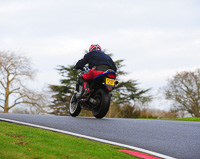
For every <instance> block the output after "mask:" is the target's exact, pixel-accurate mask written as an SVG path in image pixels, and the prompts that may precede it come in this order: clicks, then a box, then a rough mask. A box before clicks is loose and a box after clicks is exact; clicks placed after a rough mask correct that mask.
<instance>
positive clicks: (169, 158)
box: [0, 118, 175, 159]
mask: <svg viewBox="0 0 200 159" xmlns="http://www.w3.org/2000/svg"><path fill="white" fill-rule="evenodd" d="M0 120H2V121H6V122H11V123H16V124H21V125H26V126H31V127H36V128H41V129H45V130H50V131H55V132H59V133H63V134H67V135H72V136H76V137H81V138H85V139H89V140H94V141H98V142H102V143H105V144H110V145H115V146H120V147H124V148H128V149H132V150H136V151H139V152H143V153H146V154H149V155H153V156H157V157H160V158H164V159H175V158H173V157H170V156H166V155H163V154H160V153H156V152H153V151H149V150H145V149H142V148H138V147H134V146H130V145H125V144H120V143H117V142H112V141H109V140H104V139H99V138H96V137H91V136H86V135H81V134H77V133H73V132H69V131H64V130H59V129H54V128H50V127H45V126H40V125H36V124H30V123H25V122H21V121H15V120H10V119H4V118H0Z"/></svg>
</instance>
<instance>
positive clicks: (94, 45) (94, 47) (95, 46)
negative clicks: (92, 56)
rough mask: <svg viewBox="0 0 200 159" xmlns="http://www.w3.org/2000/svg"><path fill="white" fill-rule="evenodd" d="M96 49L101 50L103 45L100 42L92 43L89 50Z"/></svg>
mask: <svg viewBox="0 0 200 159" xmlns="http://www.w3.org/2000/svg"><path fill="white" fill-rule="evenodd" d="M94 50H100V51H101V46H100V45H99V44H92V45H91V46H90V48H89V52H91V51H94Z"/></svg>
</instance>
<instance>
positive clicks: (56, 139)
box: [0, 121, 137, 159]
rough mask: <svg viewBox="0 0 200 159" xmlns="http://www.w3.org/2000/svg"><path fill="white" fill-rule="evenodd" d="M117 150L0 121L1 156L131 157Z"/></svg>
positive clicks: (48, 158) (13, 158) (8, 158)
mask: <svg viewBox="0 0 200 159" xmlns="http://www.w3.org/2000/svg"><path fill="white" fill-rule="evenodd" d="M117 149H123V148H120V147H117V146H112V145H108V144H103V143H99V142H95V141H90V140H86V139H82V138H77V137H73V136H69V135H65V134H60V133H56V132H51V131H47V130H43V129H38V128H32V127H27V126H22V125H16V124H11V123H7V122H2V121H0V158H1V159H59V158H61V159H62V158H65V159H70V158H71V159H99V158H100V159H101V158H102V159H106V158H108V159H111V158H112V159H121V158H125V159H129V158H133V156H131V155H128V154H126V153H123V152H120V151H117ZM135 158H137V157H135Z"/></svg>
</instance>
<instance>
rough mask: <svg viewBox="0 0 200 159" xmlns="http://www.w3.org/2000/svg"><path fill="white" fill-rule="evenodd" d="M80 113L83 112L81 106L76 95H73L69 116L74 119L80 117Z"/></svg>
mask: <svg viewBox="0 0 200 159" xmlns="http://www.w3.org/2000/svg"><path fill="white" fill-rule="evenodd" d="M80 112H81V107H80V104H79V103H78V102H77V99H76V94H73V95H72V97H71V99H70V103H69V114H70V115H71V116H72V117H76V116H78V115H79V113H80Z"/></svg>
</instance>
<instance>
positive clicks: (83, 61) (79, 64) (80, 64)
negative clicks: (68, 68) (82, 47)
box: [74, 53, 89, 69]
mask: <svg viewBox="0 0 200 159" xmlns="http://www.w3.org/2000/svg"><path fill="white" fill-rule="evenodd" d="M88 56H89V55H88V53H87V54H86V55H85V56H84V58H82V59H81V60H79V61H78V62H77V63H76V65H75V66H74V68H75V69H82V68H83V67H84V66H85V65H86V64H87V63H88Z"/></svg>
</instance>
